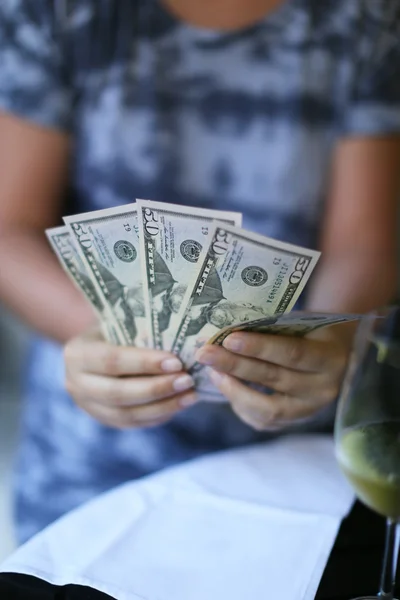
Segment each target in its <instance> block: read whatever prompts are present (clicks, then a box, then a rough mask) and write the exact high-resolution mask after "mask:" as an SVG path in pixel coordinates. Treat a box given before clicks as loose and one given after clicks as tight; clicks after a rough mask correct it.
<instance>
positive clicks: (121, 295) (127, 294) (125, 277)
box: [64, 204, 146, 347]
mask: <svg viewBox="0 0 400 600" xmlns="http://www.w3.org/2000/svg"><path fill="white" fill-rule="evenodd" d="M64 222H65V223H66V225H67V227H68V229H69V231H70V232H71V235H72V236H73V239H74V243H76V245H77V249H78V251H79V253H80V255H81V257H82V259H83V260H84V262H85V264H86V266H87V268H88V270H89V272H90V274H91V277H92V279H93V282H94V285H95V288H96V291H97V292H98V294H99V296H100V298H101V299H102V301H103V303H104V304H105V305H106V307H107V310H108V312H109V313H110V314H111V315H112V318H113V322H114V323H115V325H116V327H117V330H118V334H119V339H120V342H121V344H124V345H129V346H140V347H141V346H145V345H146V321H145V309H144V300H143V285H142V279H141V270H140V259H139V252H140V250H139V237H138V236H139V233H138V216H137V207H136V204H129V205H126V206H122V207H117V208H112V209H105V210H100V211H94V212H90V213H85V214H81V215H74V216H70V217H65V218H64Z"/></svg>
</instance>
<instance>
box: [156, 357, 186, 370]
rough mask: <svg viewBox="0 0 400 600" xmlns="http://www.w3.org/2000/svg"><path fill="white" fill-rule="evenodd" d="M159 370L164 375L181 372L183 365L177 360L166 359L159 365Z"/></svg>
mask: <svg viewBox="0 0 400 600" xmlns="http://www.w3.org/2000/svg"><path fill="white" fill-rule="evenodd" d="M161 368H162V370H163V371H166V373H174V372H177V371H182V369H183V365H182V363H181V361H180V360H179V358H166V359H165V360H163V362H162V363H161Z"/></svg>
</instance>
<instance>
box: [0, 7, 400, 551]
mask: <svg viewBox="0 0 400 600" xmlns="http://www.w3.org/2000/svg"><path fill="white" fill-rule="evenodd" d="M395 10H397V9H396V7H395V0H393V1H390V2H389V1H385V0H366V1H362V0H353V1H352V2H348V0H334V1H332V2H319V1H318V0H315V1H314V0H285V1H284V0H212V1H211V0H207V1H204V2H201V3H200V2H197V1H196V0H119V1H118V2H116V1H115V0H102V1H99V0H79V1H78V0H76V1H74V0H61V1H55V0H37V1H36V2H35V3H32V2H29V0H2V2H1V5H0V57H1V60H0V64H1V71H0V107H1V109H2V111H3V112H2V115H1V120H0V148H1V161H0V169H1V172H0V198H1V202H0V227H1V236H0V251H1V257H2V258H1V271H0V290H1V299H2V300H3V301H4V302H5V303H6V304H7V305H9V306H10V307H11V308H12V309H13V310H14V311H15V312H16V313H17V314H18V315H19V316H20V317H21V318H23V319H24V320H25V321H26V322H27V323H28V324H29V325H30V326H31V327H32V328H33V329H35V330H36V331H37V333H38V335H37V337H36V338H35V340H34V341H33V344H32V349H31V352H30V356H29V366H28V369H27V381H26V393H25V400H24V414H23V427H22V440H21V447H20V455H19V463H18V471H17V482H16V521H17V528H18V536H19V539H20V540H21V541H22V540H25V539H27V538H28V537H30V536H31V535H32V534H34V533H35V532H36V531H38V530H39V529H41V528H42V527H44V526H45V525H47V524H48V523H49V522H51V521H52V520H53V519H55V518H56V517H58V516H59V515H61V514H62V513H63V512H65V511H67V510H69V509H71V508H73V507H74V506H76V505H77V504H79V503H81V502H83V501H85V500H87V499H89V498H90V497H92V496H93V495H94V494H97V493H99V492H101V491H103V490H105V489H108V488H110V487H111V486H113V485H116V484H118V483H120V482H122V481H125V480H128V479H132V478H135V477H139V476H142V475H144V474H147V473H150V472H152V471H154V470H156V469H159V468H161V467H163V466H166V465H169V464H172V463H174V462H177V461H181V460H184V459H187V458H190V457H193V456H197V455H199V454H202V453H205V452H209V451H213V450H218V449H221V448H228V447H232V446H235V445H241V444H247V443H251V442H254V441H258V440H262V439H265V438H267V437H268V435H270V434H268V431H267V430H268V429H271V428H276V427H279V426H280V425H279V424H280V423H286V424H287V423H292V422H296V421H297V420H298V419H303V420H304V417H308V419H307V423H308V427H309V428H310V429H317V428H318V427H321V420H320V417H319V414H320V412H321V409H322V408H323V407H328V406H332V403H333V402H334V400H335V397H336V395H337V392H338V389H339V385H340V380H341V377H342V373H343V368H344V365H345V362H346V357H347V353H348V347H349V337H350V335H349V332H348V331H347V330H338V329H337V328H336V329H335V328H332V330H327V332H324V334H323V336H321V337H318V339H306V340H297V339H286V338H271V337H268V336H265V335H255V334H235V335H232V336H230V337H228V338H227V340H226V343H225V348H207V349H203V350H202V351H201V352H200V353H199V356H198V359H199V360H200V361H201V362H203V363H204V364H207V365H209V366H210V367H211V368H212V370H211V377H212V378H213V380H214V382H215V384H216V385H217V386H218V387H219V389H220V391H221V393H222V394H224V396H225V397H226V399H227V401H228V403H227V404H226V405H222V406H221V405H218V406H216V405H209V404H206V403H202V402H201V398H197V397H196V396H195V393H194V391H193V389H192V385H193V384H192V381H191V379H190V377H188V375H187V374H185V373H184V372H183V371H182V365H180V363H179V361H178V362H177V360H176V359H175V358H174V357H173V356H171V355H169V354H168V353H165V352H158V351H153V350H147V351H143V350H140V351H138V350H136V349H135V348H116V347H115V348H114V347H112V346H110V345H109V344H107V343H106V342H105V341H104V340H102V339H101V338H100V336H99V335H98V333H97V332H96V331H93V329H92V320H93V317H92V313H91V310H90V309H89V308H88V307H87V305H86V303H85V301H84V300H82V299H81V296H80V295H79V293H78V292H77V291H76V290H75V288H74V287H73V286H72V285H71V284H70V282H69V281H68V280H67V279H66V278H65V276H64V274H63V273H62V271H61V270H60V268H59V266H58V264H57V262H56V260H55V258H54V257H53V255H52V252H51V251H50V249H49V247H48V245H47V243H46V241H45V237H44V234H43V232H44V229H45V228H47V227H51V226H53V225H57V224H59V223H60V220H61V216H62V214H65V213H66V212H83V211H89V210H94V209H99V208H105V207H109V206H113V205H119V204H123V203H126V202H131V201H132V200H133V199H134V198H135V197H145V198H151V199H154V200H161V201H167V202H175V203H182V204H189V205H193V206H203V207H215V208H219V209H227V210H239V211H243V212H244V216H245V221H244V226H245V227H247V228H249V229H252V230H254V231H258V232H260V233H263V234H265V235H270V236H272V237H276V238H278V239H281V240H286V241H290V242H294V243H299V244H302V245H304V246H308V247H318V248H320V249H321V250H322V259H321V261H320V265H319V268H318V271H317V273H316V275H315V276H314V278H313V280H312V282H311V284H310V285H309V286H308V290H307V298H306V303H305V306H306V308H307V309H310V310H314V309H318V310H325V311H332V312H334V311H356V312H361V311H366V310H369V309H372V308H374V307H376V306H378V305H381V304H384V303H386V302H388V301H390V299H391V297H392V296H393V294H394V291H395V280H396V261H395V241H396V233H395V212H396V201H397V192H398V172H399V171H398V168H399V141H398V137H397V135H398V133H399V131H400V77H399V68H400V51H399V42H398V39H399V35H398V31H396V30H395V29H396V27H397V22H398V21H397V20H396V15H395V14H394V11H395ZM67 189H68V194H66V190H67ZM65 343H67V345H66V353H65V357H66V372H67V375H66V381H67V388H68V390H69V391H70V393H71V394H72V397H73V398H74V400H75V402H76V404H74V402H73V400H72V398H71V396H70V395H68V394H67V393H66V392H65V390H64V363H63V353H62V344H65ZM242 380H248V381H250V382H253V383H254V384H256V385H254V386H252V387H251V388H249V387H246V386H245V385H244V384H243V383H242ZM260 384H261V386H267V387H269V388H272V389H273V390H274V393H273V394H271V395H267V394H266V393H264V392H262V391H260V389H261V388H260ZM193 404H194V406H191V405H193ZM189 406H191V408H190V409H188V407H189ZM79 407H80V408H79ZM82 409H83V410H82ZM232 409H233V410H232ZM315 415H316V416H315ZM155 426H157V427H155ZM249 426H250V427H249ZM255 430H259V431H255Z"/></svg>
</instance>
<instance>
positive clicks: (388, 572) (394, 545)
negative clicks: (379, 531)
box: [378, 519, 400, 600]
mask: <svg viewBox="0 0 400 600" xmlns="http://www.w3.org/2000/svg"><path fill="white" fill-rule="evenodd" d="M399 533H400V531H399V529H398V527H397V521H393V520H392V519H387V521H386V540H385V553H384V556H383V565H382V575H381V588H380V592H379V594H378V597H379V598H386V599H387V600H393V598H394V591H395V590H394V588H395V584H396V570H397V561H398V558H399V542H400V539H399V538H400V536H399Z"/></svg>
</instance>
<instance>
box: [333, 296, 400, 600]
mask: <svg viewBox="0 0 400 600" xmlns="http://www.w3.org/2000/svg"><path fill="white" fill-rule="evenodd" d="M335 451H336V456H337V459H338V462H339V465H340V467H341V469H342V470H343V472H344V474H345V475H346V477H347V478H348V479H349V481H350V483H351V485H352V486H353V488H354V490H355V492H356V495H357V497H358V498H359V500H361V502H363V503H364V504H366V505H367V506H369V507H370V508H371V509H373V510H375V511H376V512H377V513H379V514H381V515H383V516H384V517H386V520H387V521H386V522H387V525H386V542H385V551H384V558H383V565H382V574H381V583H380V591H379V593H378V595H377V596H364V597H363V598H355V599H354V600H368V599H371V600H376V599H382V598H386V599H387V600H395V598H394V596H393V594H394V592H395V576H396V568H397V562H398V554H399V539H400V535H399V534H400V532H399V527H398V524H399V522H400V307H398V306H394V307H389V308H385V309H382V310H380V311H376V312H374V313H370V314H368V315H365V317H363V318H362V319H361V321H360V324H359V327H358V330H357V334H356V336H355V342H354V348H353V353H352V356H351V358H350V361H349V366H348V370H347V374H346V376H345V379H344V382H343V388H342V392H341V396H340V400H339V406H338V410H337V413H336V422H335Z"/></svg>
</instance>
